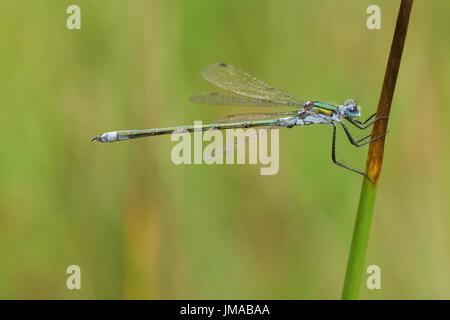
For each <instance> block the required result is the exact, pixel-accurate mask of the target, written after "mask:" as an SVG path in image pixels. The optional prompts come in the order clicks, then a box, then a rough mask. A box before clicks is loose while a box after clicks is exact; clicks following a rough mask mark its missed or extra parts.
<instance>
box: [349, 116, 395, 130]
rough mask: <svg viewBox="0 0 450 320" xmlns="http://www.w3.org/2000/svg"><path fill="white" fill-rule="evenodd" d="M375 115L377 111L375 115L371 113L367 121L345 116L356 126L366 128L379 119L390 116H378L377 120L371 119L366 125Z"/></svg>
mask: <svg viewBox="0 0 450 320" xmlns="http://www.w3.org/2000/svg"><path fill="white" fill-rule="evenodd" d="M374 116H375V113H374V114H373V115H371V116H370V117H369V118H368V119H366V120H365V121H358V120H353V119H351V118H345V119H346V120H347V121H348V122H350V123H351V124H353V125H354V126H355V127H357V128H359V129H361V130H364V129H367V128H368V127H370V126H371V125H373V124H374V123H375V122H377V121H378V120H381V119H387V118H389V117H379V118H376V119H375V120H373V121H371V122H370V123H369V124H367V125H365V126H364V124H366V122H367V121H369V120H370V119H372V118H373V117H374Z"/></svg>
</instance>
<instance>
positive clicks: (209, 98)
mask: <svg viewBox="0 0 450 320" xmlns="http://www.w3.org/2000/svg"><path fill="white" fill-rule="evenodd" d="M191 101H192V102H196V103H204V104H217V105H225V106H255V107H279V106H288V107H297V108H302V107H303V104H300V103H296V102H292V101H275V100H264V99H257V98H251V97H243V96H238V95H236V94H231V93H222V92H208V93H201V94H197V95H195V96H192V97H191Z"/></svg>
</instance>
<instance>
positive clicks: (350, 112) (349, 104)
mask: <svg viewBox="0 0 450 320" xmlns="http://www.w3.org/2000/svg"><path fill="white" fill-rule="evenodd" d="M342 116H344V117H347V118H354V117H359V116H361V110H360V109H359V107H358V104H357V103H356V101H355V100H351V99H349V100H347V101H345V102H344V106H343V114H342Z"/></svg>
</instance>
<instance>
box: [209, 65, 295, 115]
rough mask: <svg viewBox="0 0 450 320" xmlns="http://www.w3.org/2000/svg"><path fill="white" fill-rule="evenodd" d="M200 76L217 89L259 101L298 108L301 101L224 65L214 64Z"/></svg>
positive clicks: (230, 66)
mask: <svg viewBox="0 0 450 320" xmlns="http://www.w3.org/2000/svg"><path fill="white" fill-rule="evenodd" d="M202 76H203V77H204V78H205V79H206V80H208V81H209V82H211V83H212V84H214V85H216V86H218V87H219V88H222V89H225V90H228V91H231V92H234V93H237V94H240V95H243V96H247V97H251V98H255V99H260V100H268V101H276V102H278V103H280V102H284V103H283V105H288V104H289V103H292V104H294V105H295V106H298V104H301V105H303V101H302V100H300V99H297V98H296V97H294V96H292V95H290V94H288V93H286V92H283V91H281V90H278V89H275V88H272V87H271V86H269V85H268V84H267V83H265V82H263V81H261V80H259V79H256V78H255V77H253V76H252V75H250V74H248V73H246V72H244V71H242V70H239V69H238V68H236V67H233V66H232V65H229V64H226V63H214V64H211V65H209V66H207V67H206V68H205V69H203V71H202Z"/></svg>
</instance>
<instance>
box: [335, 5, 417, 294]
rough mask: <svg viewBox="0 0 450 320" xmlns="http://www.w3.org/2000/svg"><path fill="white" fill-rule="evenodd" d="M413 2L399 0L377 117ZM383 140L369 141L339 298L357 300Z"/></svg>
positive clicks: (387, 96)
mask: <svg viewBox="0 0 450 320" xmlns="http://www.w3.org/2000/svg"><path fill="white" fill-rule="evenodd" d="M412 4H413V0H402V2H401V4H400V10H399V13H398V16H397V24H396V26H395V33H394V39H393V40H392V45H391V52H390V54H389V60H388V63H387V67H386V73H385V76H384V82H383V88H382V91H381V96H380V101H379V103H378V109H377V117H386V116H387V117H389V114H390V111H391V103H392V98H393V96H394V90H395V84H396V82H397V75H398V71H399V68H400V61H401V58H402V53H403V47H404V44H405V39H406V33H407V30H408V23H409V17H410V14H411V8H412ZM387 125H388V119H385V120H380V121H377V122H375V124H374V128H373V131H372V138H375V137H378V136H380V135H382V134H383V133H385V132H386V130H387ZM384 141H385V138H384V137H383V138H380V139H377V140H375V141H373V142H372V143H371V144H370V147H369V153H368V155H367V162H366V172H367V174H368V175H369V176H370V177H371V178H372V179H373V180H374V182H375V184H372V183H371V182H370V180H369V179H367V178H364V181H363V185H362V188H361V195H360V200H359V206H358V213H357V217H356V222H355V229H354V232H353V239H352V245H351V248H350V255H349V258H348V264H347V271H346V274H345V282H344V289H343V292H342V299H357V298H358V295H359V289H360V286H361V277H362V273H363V267H364V260H365V255H366V249H367V243H368V240H369V232H370V224H371V221H372V214H373V209H374V206H375V200H376V195H377V189H378V181H379V179H380V174H381V167H382V164H383V153H384Z"/></svg>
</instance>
